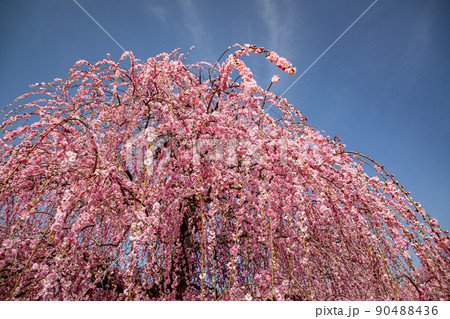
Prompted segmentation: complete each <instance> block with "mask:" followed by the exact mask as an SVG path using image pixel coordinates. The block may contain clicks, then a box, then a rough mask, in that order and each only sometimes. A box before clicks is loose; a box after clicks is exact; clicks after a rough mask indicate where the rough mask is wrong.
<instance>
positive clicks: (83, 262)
mask: <svg viewBox="0 0 450 319" xmlns="http://www.w3.org/2000/svg"><path fill="white" fill-rule="evenodd" d="M233 50H234V51H233ZM228 52H232V53H231V54H230V55H229V56H228V57H226V58H225V59H224V60H223V62H217V63H216V64H215V65H211V64H207V63H196V64H191V65H188V64H185V61H186V59H185V56H184V55H183V54H180V53H179V52H178V51H174V52H172V53H170V54H166V53H163V54H160V55H158V56H156V57H155V58H149V59H148V60H147V61H141V60H138V59H136V58H134V56H133V54H132V53H131V52H125V53H124V54H123V56H122V58H121V59H120V60H119V61H118V62H115V61H113V60H112V59H111V58H110V57H109V56H108V59H105V60H102V61H99V62H97V63H95V64H90V63H88V62H87V61H84V60H82V61H78V62H77V63H76V64H75V66H74V67H73V68H72V69H71V70H70V73H69V74H68V76H67V78H66V79H65V80H62V79H55V80H54V81H53V82H52V83H40V84H36V85H34V86H33V87H34V90H33V91H32V92H31V93H28V94H25V95H24V96H22V97H20V98H18V99H17V100H16V101H14V103H13V104H12V105H10V106H7V107H6V108H5V109H4V110H3V112H2V115H3V120H2V121H1V122H0V123H1V126H0V137H1V139H0V145H1V155H0V156H1V157H0V299H1V300H440V299H446V300H448V299H449V298H450V283H449V274H450V262H449V257H450V240H449V235H448V231H443V230H442V229H441V227H440V226H439V225H438V222H437V220H436V219H433V218H431V217H430V216H429V215H428V214H427V213H426V212H425V211H424V209H423V208H422V207H421V206H420V204H419V203H417V202H414V201H413V200H412V198H411V197H410V196H409V193H407V192H406V191H405V190H404V189H403V187H402V186H401V185H399V184H398V183H397V181H396V180H395V179H394V176H393V175H391V174H389V173H388V172H387V171H386V170H385V169H384V167H383V166H380V165H379V164H378V163H376V162H375V161H373V160H371V159H370V158H368V157H366V156H364V155H361V154H359V153H353V152H350V151H347V150H346V148H345V145H344V144H342V143H341V142H340V141H339V139H338V138H335V139H330V138H329V137H326V136H325V135H324V134H323V132H320V131H318V130H317V129H314V128H312V127H311V126H309V125H308V124H307V121H306V118H305V117H303V115H302V114H301V113H300V112H298V110H296V109H295V108H294V107H293V106H292V105H290V104H288V103H287V101H286V100H285V99H282V98H279V97H277V96H276V95H275V94H273V93H271V92H270V91H269V90H264V89H262V88H261V87H260V86H258V84H257V83H256V81H255V79H254V77H253V74H252V72H251V71H250V69H249V68H248V67H247V66H246V65H245V64H244V62H243V60H242V56H243V55H248V54H250V53H256V54H260V55H265V57H266V58H267V60H269V61H270V62H273V63H274V64H276V65H277V66H278V67H279V68H280V69H281V70H283V71H285V72H286V73H288V74H295V68H294V67H293V66H292V65H291V64H290V63H289V62H288V61H287V60H286V59H284V58H282V57H279V56H278V55H277V54H276V53H275V52H269V51H267V50H265V49H263V48H259V47H256V46H251V45H244V46H241V45H235V46H233V47H230V48H229V50H228ZM279 79H280V78H279V76H274V77H273V78H272V81H271V85H272V84H274V83H276V82H278V81H279ZM269 88H270V87H269ZM268 108H271V110H274V111H276V112H278V113H279V114H278V117H279V118H274V117H272V116H270V115H268V113H267V112H265V110H267V109H268ZM364 163H366V164H369V165H371V166H372V167H373V168H374V169H375V170H374V171H373V174H372V175H374V176H370V175H368V174H367V173H365V172H364V171H363V165H364V167H367V168H369V167H368V166H367V165H365V164H364Z"/></svg>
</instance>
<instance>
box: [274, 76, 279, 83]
mask: <svg viewBox="0 0 450 319" xmlns="http://www.w3.org/2000/svg"><path fill="white" fill-rule="evenodd" d="M278 81H280V77H279V76H278V75H274V76H272V82H273V83H278Z"/></svg>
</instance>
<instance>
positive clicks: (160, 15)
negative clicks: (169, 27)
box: [147, 4, 167, 24]
mask: <svg viewBox="0 0 450 319" xmlns="http://www.w3.org/2000/svg"><path fill="white" fill-rule="evenodd" d="M147 9H148V11H149V12H150V14H151V15H152V16H153V17H155V18H156V19H158V20H159V21H160V22H161V23H163V24H166V19H167V10H166V9H165V8H163V7H161V6H158V5H152V4H149V5H148V6H147Z"/></svg>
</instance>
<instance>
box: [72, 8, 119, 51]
mask: <svg viewBox="0 0 450 319" xmlns="http://www.w3.org/2000/svg"><path fill="white" fill-rule="evenodd" d="M73 2H75V3H76V4H77V5H78V6H79V7H80V8H81V10H83V11H84V13H86V14H87V15H88V16H89V18H91V19H92V21H94V22H95V23H96V24H97V25H98V26H99V27H100V29H102V30H103V32H105V33H106V34H107V35H108V36H109V37H110V38H111V39H112V40H113V41H114V42H115V43H116V44H117V45H118V46H119V47H120V48H121V49H122V50H123V51H124V52H125V51H126V50H125V49H124V48H123V47H122V46H121V45H120V44H119V42H117V41H116V39H114V38H113V37H112V35H111V34H109V33H108V31H106V30H105V29H104V28H103V27H102V26H101V25H100V23H98V22H97V20H95V19H94V17H93V16H91V15H90V14H89V12H87V11H86V9H84V8H83V7H82V6H81V5H80V4H79V3H78V2H77V1H76V0H73Z"/></svg>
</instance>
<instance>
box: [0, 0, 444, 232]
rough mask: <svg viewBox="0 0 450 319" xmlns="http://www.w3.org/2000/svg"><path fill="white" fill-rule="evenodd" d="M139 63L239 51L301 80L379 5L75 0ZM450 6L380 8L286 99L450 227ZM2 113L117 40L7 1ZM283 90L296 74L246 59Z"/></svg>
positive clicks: (50, 11) (74, 15) (43, 3)
mask: <svg viewBox="0 0 450 319" xmlns="http://www.w3.org/2000/svg"><path fill="white" fill-rule="evenodd" d="M77 1H78V3H79V4H80V5H82V6H83V7H84V8H85V9H86V10H87V11H88V12H89V13H90V14H91V15H92V16H93V17H94V18H95V19H96V20H97V21H98V22H99V23H100V24H101V25H102V26H103V28H104V29H106V30H107V31H108V32H109V33H110V34H111V35H112V36H113V37H114V38H115V39H116V40H117V42H118V43H119V44H120V45H121V46H123V47H124V48H125V49H126V50H130V51H133V53H134V55H135V56H136V57H138V58H141V59H147V58H148V57H151V56H155V55H157V54H158V53H161V52H171V51H172V50H173V49H175V48H181V50H182V52H187V51H188V50H189V48H190V47H191V46H192V45H195V47H196V49H195V50H194V51H193V52H191V54H190V57H189V59H188V60H187V62H188V63H189V62H190V63H193V62H197V61H208V62H215V61H216V59H217V58H218V57H219V56H220V55H221V54H222V52H223V51H224V50H225V49H226V48H227V47H228V46H229V45H232V44H234V43H242V44H244V43H250V44H256V45H258V46H264V47H266V48H267V49H270V50H274V51H276V52H278V53H279V54H280V55H281V56H284V57H286V58H287V59H288V60H289V61H291V62H292V63H293V64H294V65H295V66H296V67H297V70H298V73H297V76H298V75H299V74H301V73H302V72H303V71H304V70H305V69H306V68H307V67H308V66H309V65H310V64H311V63H312V62H313V61H314V60H315V59H316V58H317V57H318V56H319V55H320V54H321V53H322V52H323V51H324V50H325V49H326V48H327V47H328V46H329V45H330V44H331V43H332V42H333V41H334V40H336V38H337V37H338V36H339V35H340V34H341V33H342V32H343V31H344V30H345V29H346V28H347V27H348V26H349V25H350V24H351V23H352V22H353V21H354V20H355V19H356V18H357V17H358V16H359V15H360V14H361V13H362V12H363V11H364V10H366V8H367V7H369V5H371V4H372V3H373V2H374V0H339V1H336V0H297V1H294V0H292V1H288V0H278V1H275V0H266V1H263V0H259V1H258V0H255V1H251V0H240V1H236V0H231V1H216V0H209V1H208V0H191V1H182V0H179V1H177V0H162V1H144V0H136V1H125V0H123V1H119V0H77ZM449 16H450V1H446V0H395V1H387V0H379V1H377V3H376V4H375V5H374V6H373V7H372V8H371V9H370V10H369V11H368V12H367V14H366V15H365V16H364V17H362V18H361V20H359V21H358V23H356V24H355V25H354V26H353V28H352V29H350V30H349V31H348V32H347V33H346V34H345V35H344V36H343V37H342V38H341V39H340V40H339V41H338V42H337V43H336V44H335V45H334V46H333V47H332V48H331V49H330V50H329V51H328V52H327V53H326V54H325V55H324V56H323V57H322V58H321V59H320V60H319V61H318V62H317V63H316V64H315V65H314V66H313V67H312V68H311V69H310V70H309V71H308V72H307V73H306V74H305V75H304V76H303V77H302V78H301V79H300V80H299V81H298V82H297V83H296V84H295V85H294V86H293V87H292V88H291V89H290V90H289V91H288V92H287V93H286V94H285V95H284V97H286V98H287V99H288V100H289V102H290V103H292V104H294V105H295V106H296V108H298V109H299V110H301V111H302V112H303V113H304V115H305V116H307V117H308V122H309V123H310V124H311V125H314V126H316V127H318V128H320V129H323V130H325V132H326V134H327V135H330V136H331V137H334V136H335V135H338V136H339V137H340V138H341V141H342V142H343V143H344V144H346V145H347V148H348V150H352V151H359V152H362V153H364V154H366V155H369V156H371V157H372V158H374V159H375V160H377V161H378V162H379V163H381V164H384V165H385V167H386V169H388V171H390V172H391V173H393V174H395V175H396V178H397V179H398V180H399V181H400V183H401V184H402V185H405V188H406V190H407V191H410V192H412V197H413V198H414V200H415V201H420V202H421V203H422V205H423V207H424V208H425V209H426V210H427V211H428V213H430V214H431V215H432V216H434V217H436V218H437V219H438V220H439V222H440V223H441V225H442V226H443V227H444V228H445V229H450V215H449V212H450V206H449V203H448V202H447V200H449V199H450V166H449V164H450V160H449V159H450V125H449V124H448V121H449V120H450V59H449V57H450V41H449V40H448V39H449V38H450V19H448V17H449ZM0 27H1V28H0V43H1V51H0V69H1V74H0V87H1V88H2V89H1V90H0V106H1V107H3V106H5V105H7V104H9V103H10V102H11V101H12V100H13V99H14V98H16V97H17V96H19V95H21V94H22V93H25V92H27V91H28V90H29V88H28V85H29V84H32V83H35V82H47V81H51V80H53V79H54V78H55V77H60V78H65V76H66V75H67V73H68V71H69V68H70V67H72V66H73V64H74V63H75V62H76V61H77V60H80V59H85V60H88V61H90V62H96V61H98V60H101V59H103V58H105V57H106V54H107V53H110V54H111V56H112V57H113V58H114V59H116V60H117V59H119V57H120V56H121V54H122V50H121V48H120V47H119V46H118V45H117V44H116V43H114V41H113V40H111V38H109V37H108V35H106V34H105V33H104V31H102V30H101V29H100V28H99V27H98V26H97V25H96V24H95V23H94V22H93V21H92V20H91V19H90V18H89V17H88V16H87V15H86V14H85V13H84V12H83V11H82V10H81V9H80V7H78V6H77V4H76V3H75V2H74V1H73V0H40V1H31V0H3V1H2V10H1V12H0ZM245 61H246V62H247V63H248V65H249V66H251V68H252V70H253V71H254V74H255V76H256V79H257V81H258V83H259V84H260V85H261V86H262V87H264V88H266V87H267V86H268V84H269V81H270V78H271V76H272V75H274V74H279V75H280V76H281V81H280V82H279V83H278V84H276V85H275V86H274V87H273V89H272V91H274V92H275V93H277V94H281V93H282V92H283V91H284V90H285V89H287V88H288V87H289V85H291V84H292V82H293V81H294V80H295V79H296V78H297V76H294V77H290V76H288V75H283V74H282V72H280V71H278V70H277V69H276V68H275V67H274V66H272V65H270V64H269V63H268V62H267V61H266V60H265V59H264V58H263V57H258V56H256V57H250V58H247V59H246V60H245Z"/></svg>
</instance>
